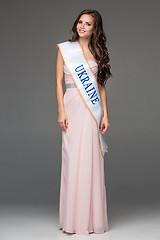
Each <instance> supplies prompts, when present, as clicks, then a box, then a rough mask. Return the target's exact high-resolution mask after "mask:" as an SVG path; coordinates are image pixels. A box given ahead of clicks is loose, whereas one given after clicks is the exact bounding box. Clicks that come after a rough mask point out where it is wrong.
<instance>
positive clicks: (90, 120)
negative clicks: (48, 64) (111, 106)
mask: <svg viewBox="0 0 160 240" xmlns="http://www.w3.org/2000/svg"><path fill="white" fill-rule="evenodd" d="M72 31H73V37H72V39H71V40H70V39H69V40H68V41H67V42H64V43H61V44H57V50H58V52H57V64H56V95H57V102H58V111H59V116H58V124H59V126H60V127H61V129H62V167H61V184H60V203H59V225H60V229H61V230H62V231H63V232H64V233H77V234H80V235H89V233H92V232H93V233H104V232H106V231H108V220H107V204H106V188H105V177H104V158H103V156H104V152H105V151H106V152H107V150H106V149H105V148H104V149H103V146H105V142H104V140H103V141H102V134H103V133H105V132H106V131H108V129H109V127H110V124H109V119H108V112H107V99H106V92H105V83H106V81H107V79H108V78H109V77H110V76H111V75H112V74H111V72H110V65H109V64H108V62H109V55H108V50H107V47H106V46H105V44H106V36H105V33H104V31H103V24H102V18H101V16H100V14H99V13H98V11H96V10H91V9H85V10H83V11H82V12H81V13H80V14H79V16H78V17H77V19H76V21H75V23H74V25H73V28H72ZM80 61H82V62H80ZM75 62H77V63H79V64H81V65H79V66H78V65H77V66H78V67H76V68H75V66H76V65H75ZM82 63H83V64H82ZM84 66H86V68H87V67H88V68H87V70H86V69H85V68H84ZM82 67H83V68H82ZM80 68H81V70H83V71H81V72H78V71H80ZM63 74H65V85H66V92H65V94H64V96H63ZM87 74H89V76H87ZM82 75H83V76H82ZM84 75H85V76H84ZM82 77H83V80H82ZM94 77H95V79H96V81H94ZM91 79H92V80H93V82H91V83H89V81H88V80H91ZM84 81H88V82H87V84H84ZM82 83H83V84H82ZM85 83H86V82H85ZM90 84H94V85H92V86H93V87H92V88H91V89H90V90H95V91H94V92H93V93H91V92H89V91H90V90H88V91H87V89H88V86H90ZM96 84H97V85H96ZM82 85H83V86H82ZM96 86H97V91H96ZM87 94H88V95H87ZM98 94H99V96H100V99H99V98H98ZM85 97H86V99H87V97H88V99H89V101H88V103H87V101H86V100H85ZM91 98H92V99H91ZM91 100H92V102H91ZM98 103H101V105H99V106H98V105H97V106H98V108H97V109H96V110H95V109H94V107H95V105H96V104H98ZM90 105H92V106H91V108H90ZM100 106H102V115H101V121H100V125H99V131H100V132H101V134H100V133H99V132H98V131H97V129H98V128H97V126H98V120H97V119H98V117H99V115H97V116H98V117H97V119H96V113H97V111H98V110H99V109H100ZM92 107H93V109H92ZM94 110H95V112H94ZM96 120H97V121H96ZM107 147H108V145H107ZM103 150H104V151H103Z"/></svg>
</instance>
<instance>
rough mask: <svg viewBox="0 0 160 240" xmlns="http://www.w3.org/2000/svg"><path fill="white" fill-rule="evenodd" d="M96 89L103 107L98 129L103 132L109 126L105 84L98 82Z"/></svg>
mask: <svg viewBox="0 0 160 240" xmlns="http://www.w3.org/2000/svg"><path fill="white" fill-rule="evenodd" d="M98 89H99V94H100V97H101V102H102V108H103V117H102V120H101V125H100V130H101V131H102V134H103V133H104V132H106V131H108V128H109V127H110V124H109V117H108V108H107V96H106V89H105V86H102V85H100V84H98ZM103 125H104V128H103Z"/></svg>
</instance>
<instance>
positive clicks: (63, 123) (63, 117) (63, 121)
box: [57, 111, 68, 132]
mask: <svg viewBox="0 0 160 240" xmlns="http://www.w3.org/2000/svg"><path fill="white" fill-rule="evenodd" d="M57 122H58V125H59V126H60V127H61V128H62V130H63V131H65V132H66V131H67V128H68V116H67V114H66V112H65V111H62V112H60V113H59V116H58V121H57Z"/></svg>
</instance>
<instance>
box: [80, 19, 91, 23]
mask: <svg viewBox="0 0 160 240" xmlns="http://www.w3.org/2000/svg"><path fill="white" fill-rule="evenodd" d="M80 21H82V20H81V19H80ZM82 22H83V21H82ZM86 23H90V22H86ZM90 24H91V23H90Z"/></svg>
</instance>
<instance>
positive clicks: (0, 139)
mask: <svg viewBox="0 0 160 240" xmlns="http://www.w3.org/2000/svg"><path fill="white" fill-rule="evenodd" d="M85 8H92V9H97V10H98V11H99V12H100V14H101V15H102V18H103V23H104V30H105V33H106V35H107V39H108V40H107V47H108V50H109V54H110V65H111V67H112V69H111V70H112V73H113V78H110V79H109V80H108V82H107V84H106V93H107V101H108V113H109V120H110V125H111V126H110V129H109V131H108V132H107V134H106V138H107V143H108V146H109V152H108V153H106V154H105V177H106V179H105V180H106V189H107V202H108V208H109V209H110V206H111V205H112V204H136V205H139V206H143V205H145V204H147V205H150V206H151V207H152V206H154V205H155V204H159V203H160V192H159V187H160V186H159V183H160V175H159V168H160V162H159V159H160V147H159V144H160V128H159V123H160V108H159V102H160V98H159V89H160V88H159V87H160V81H159V76H160V67H159V59H160V50H159V43H160V33H159V22H160V17H159V8H160V2H159V1H158V0H157V1H156V0H152V1H151V0H146V1H135V0H134V1H133V0H121V1H118V0H112V1H90V0H88V1H87V2H86V1H61V0H60V1H56V2H54V1H51V0H50V1H49V0H46V1H44V0H43V1H42V0H39V1H34V0H33V1H31V0H27V1H20V0H19V1H18V0H15V1H9V0H7V1H1V2H0V29H1V33H0V39H1V45H0V46H1V54H0V65H1V71H0V82H1V87H0V116H1V117H0V153H1V154H0V202H1V206H6V205H8V206H9V205H21V204H22V205H25V204H26V205H36V206H37V205H41V206H42V205H50V206H54V207H55V209H56V211H58V202H59V187H60V167H61V129H60V127H59V126H58V123H57V119H58V108H57V102H56V92H55V83H56V55H57V49H56V44H57V43H60V42H63V41H66V40H68V38H69V37H71V34H70V33H69V31H70V29H71V28H72V25H73V22H74V21H75V19H76V17H77V15H78V14H79V12H80V11H82V10H83V9H85ZM108 211H110V210H108Z"/></svg>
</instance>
